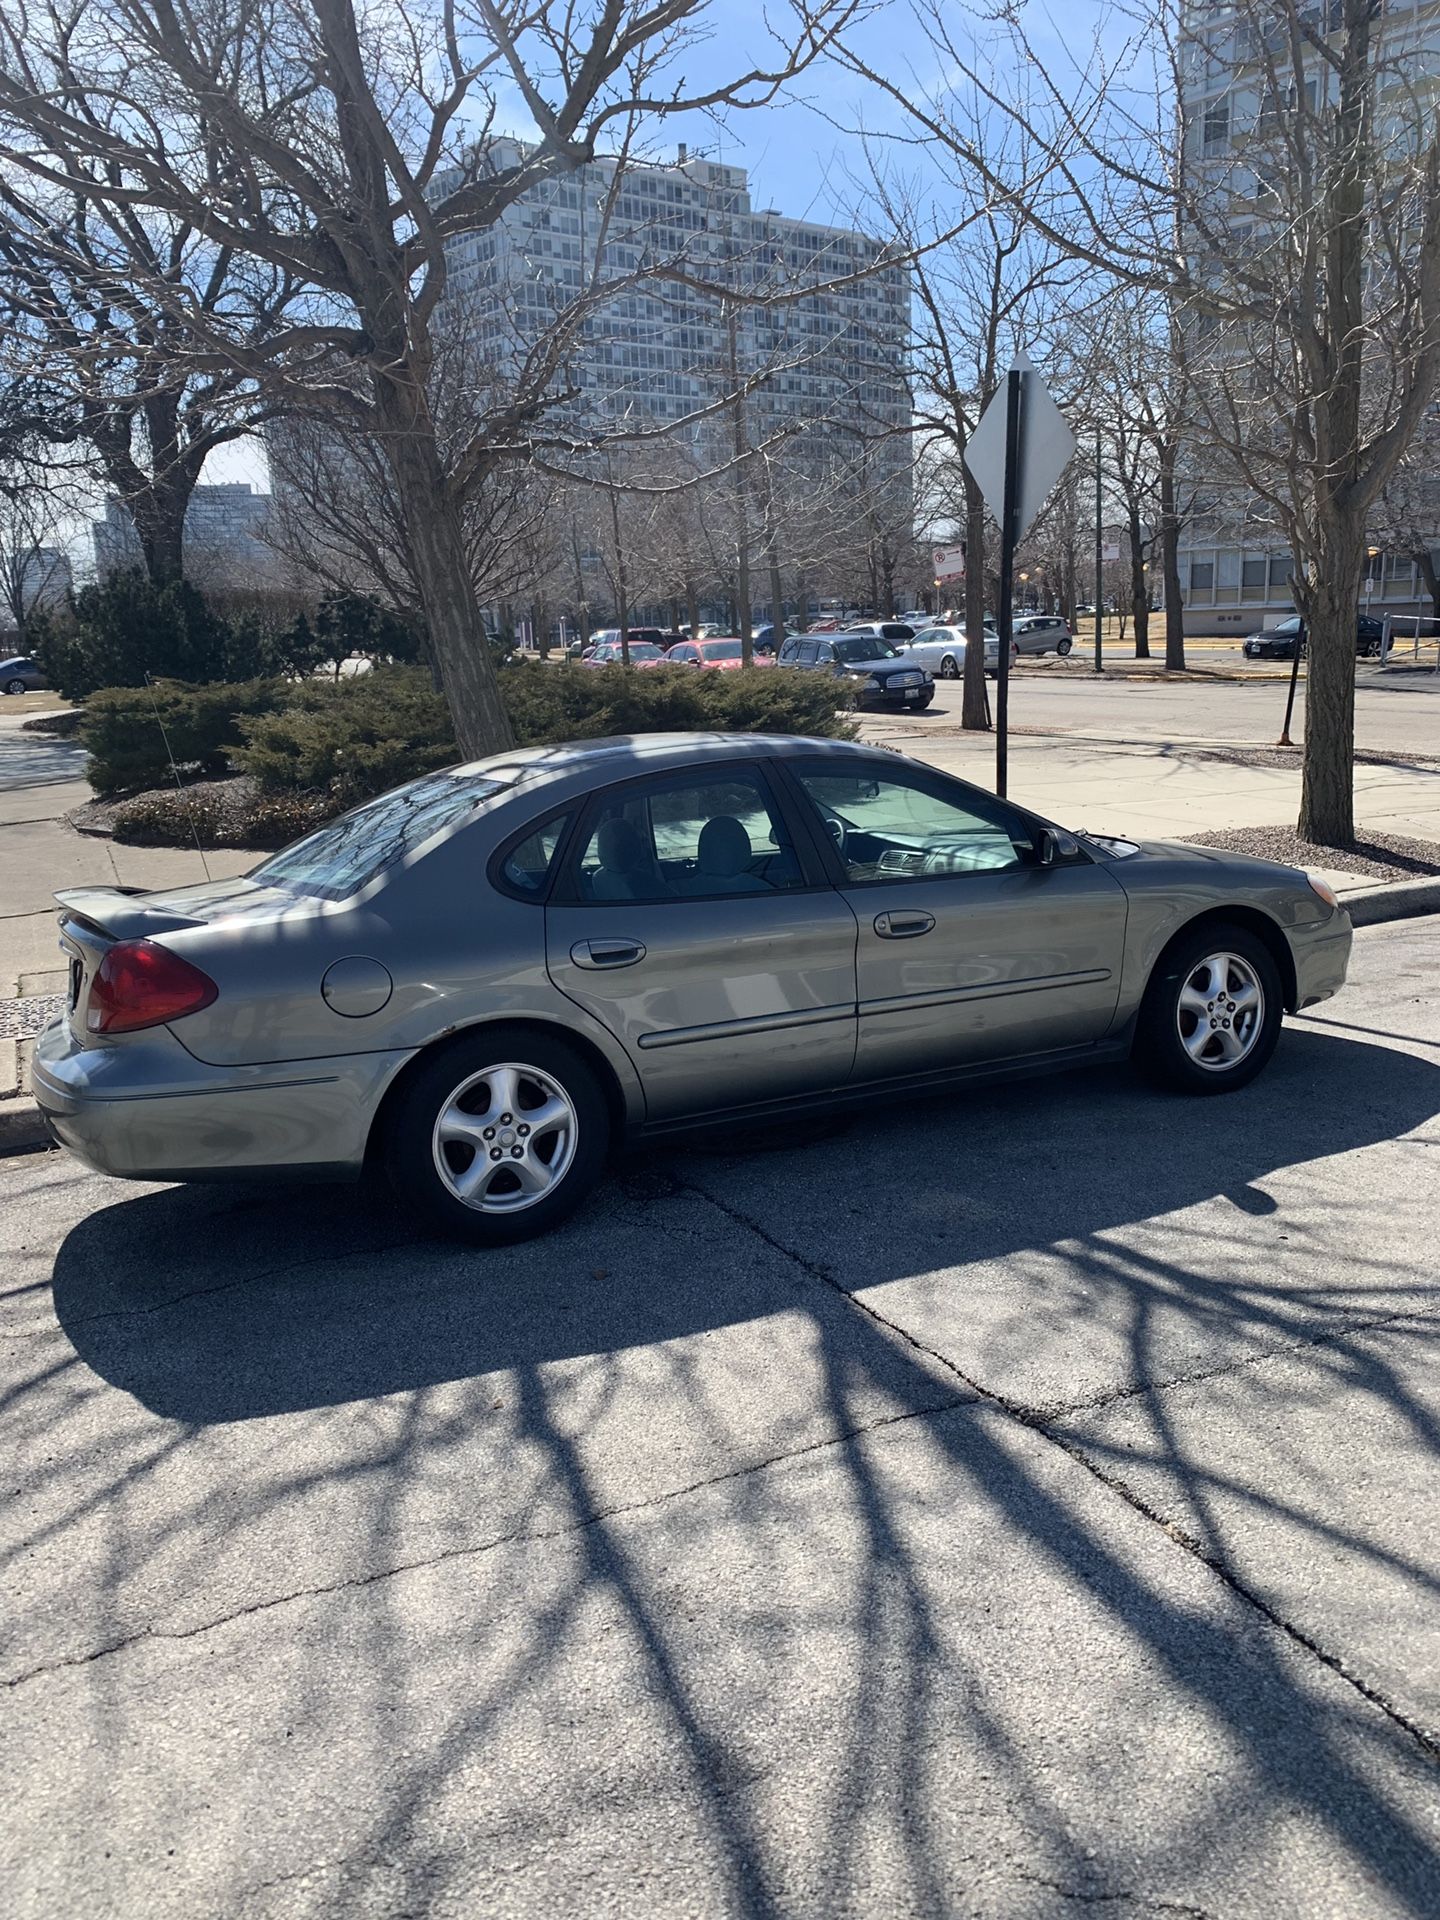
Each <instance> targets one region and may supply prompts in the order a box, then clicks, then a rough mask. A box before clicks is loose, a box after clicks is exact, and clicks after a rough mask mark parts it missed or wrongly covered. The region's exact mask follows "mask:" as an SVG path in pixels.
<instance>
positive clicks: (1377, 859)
mask: <svg viewBox="0 0 1440 1920" xmlns="http://www.w3.org/2000/svg"><path fill="white" fill-rule="evenodd" d="M1185 838H1186V839H1187V840H1188V841H1189V842H1190V843H1191V844H1192V845H1193V846H1197V847H1223V848H1225V849H1226V851H1227V852H1229V853H1253V854H1255V855H1256V856H1257V857H1258V858H1260V859H1261V860H1278V861H1279V862H1280V863H1281V864H1282V866H1287V867H1328V868H1329V869H1330V871H1331V872H1332V873H1354V874H1359V875H1361V876H1362V877H1364V878H1365V879H1368V880H1419V879H1422V878H1424V877H1426V876H1429V875H1432V874H1437V873H1440V842H1437V841H1434V840H1407V839H1405V838H1404V837H1403V836H1402V835H1400V834H1394V833H1366V835H1365V836H1364V838H1363V839H1359V840H1357V841H1356V842H1355V844H1354V846H1353V847H1317V846H1315V845H1313V844H1312V843H1311V842H1310V841H1309V840H1302V839H1301V838H1300V836H1299V834H1298V833H1296V831H1295V829H1294V828H1293V827H1227V828H1225V829H1224V830H1223V831H1221V832H1218V833H1188V834H1186V835H1185Z"/></svg>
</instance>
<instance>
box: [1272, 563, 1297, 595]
mask: <svg viewBox="0 0 1440 1920" xmlns="http://www.w3.org/2000/svg"><path fill="white" fill-rule="evenodd" d="M1294 572H1295V562H1294V561H1293V560H1292V559H1291V558H1290V555H1289V554H1288V553H1272V554H1271V556H1270V592H1271V594H1272V595H1274V594H1277V593H1283V594H1284V595H1285V597H1286V598H1287V599H1288V598H1289V597H1290V580H1291V576H1292V575H1293V574H1294Z"/></svg>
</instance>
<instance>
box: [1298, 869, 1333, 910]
mask: <svg viewBox="0 0 1440 1920" xmlns="http://www.w3.org/2000/svg"><path fill="white" fill-rule="evenodd" d="M1305 879H1306V881H1307V883H1308V884H1309V888H1310V891H1311V892H1312V893H1313V894H1317V895H1318V896H1319V897H1320V899H1322V900H1323V901H1324V902H1325V904H1326V906H1327V907H1329V908H1330V910H1331V911H1332V912H1334V911H1335V909H1336V908H1338V907H1339V905H1340V902H1339V901H1338V900H1337V899H1336V897H1335V889H1334V888H1333V887H1332V886H1331V885H1330V884H1329V882H1328V881H1325V880H1321V879H1320V878H1319V877H1318V875H1316V874H1313V873H1307V874H1306V876H1305Z"/></svg>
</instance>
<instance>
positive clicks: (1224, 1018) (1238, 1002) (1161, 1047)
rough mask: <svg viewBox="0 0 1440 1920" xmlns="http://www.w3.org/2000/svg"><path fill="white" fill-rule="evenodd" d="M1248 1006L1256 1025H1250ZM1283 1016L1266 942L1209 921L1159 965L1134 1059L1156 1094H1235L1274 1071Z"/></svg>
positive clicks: (1181, 939)
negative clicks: (1269, 1066) (1162, 1089)
mask: <svg viewBox="0 0 1440 1920" xmlns="http://www.w3.org/2000/svg"><path fill="white" fill-rule="evenodd" d="M1222 975H1223V978H1222ZM1255 996H1258V1001H1257V999H1256V997H1255ZM1247 1003H1249V1004H1250V1005H1251V1006H1252V1007H1253V1008H1254V1017H1253V1019H1252V1020H1245V1019H1244V1011H1243V1010H1244V1008H1245V1007H1246V1005H1247ZM1284 1012H1285V1004H1284V991H1283V989H1282V987H1281V983H1280V970H1279V968H1278V967H1277V966H1276V964H1275V961H1274V958H1273V956H1272V954H1271V952H1270V949H1269V948H1268V947H1267V946H1266V944H1265V942H1264V941H1263V940H1262V939H1261V938H1260V937H1259V935H1258V934H1254V933H1251V932H1250V931H1249V929H1248V928H1246V927H1242V926H1237V925H1235V924H1234V923H1232V922H1228V921H1207V922H1206V924H1205V925H1204V926H1201V927H1196V928H1194V929H1193V930H1192V931H1189V932H1185V933H1181V934H1179V935H1178V936H1177V937H1176V938H1175V939H1174V940H1172V941H1171V943H1170V945H1169V946H1168V947H1167V948H1166V949H1165V951H1164V953H1163V954H1161V956H1160V959H1159V960H1158V962H1157V963H1156V966H1155V971H1154V972H1153V973H1152V974H1151V976H1150V983H1149V985H1148V986H1147V987H1146V989H1145V998H1144V1001H1143V1002H1142V1004H1141V1008H1140V1016H1139V1019H1138V1020H1137V1022H1136V1026H1135V1041H1134V1047H1133V1050H1132V1053H1133V1058H1134V1060H1135V1063H1136V1065H1137V1066H1138V1067H1139V1068H1140V1071H1141V1072H1142V1073H1143V1074H1144V1075H1145V1076H1146V1078H1147V1079H1149V1080H1151V1081H1152V1082H1154V1083H1155V1084H1156V1085H1158V1086H1162V1087H1169V1088H1171V1089H1173V1090H1175V1091H1177V1092H1181V1093H1200V1094H1211V1093H1234V1092H1237V1091H1238V1090H1239V1089H1240V1088H1241V1087H1244V1086H1248V1085H1249V1084H1250V1082H1251V1081H1252V1080H1253V1079H1254V1078H1255V1076H1256V1075H1257V1074H1258V1073H1260V1072H1262V1071H1263V1069H1264V1068H1265V1066H1266V1065H1267V1064H1268V1062H1269V1059H1270V1056H1271V1054H1273V1053H1274V1051H1275V1048H1276V1045H1277V1044H1278V1042H1279V1039H1280V1023H1281V1020H1282V1019H1283V1017H1284ZM1242 1021H1244V1024H1243V1025H1242ZM1207 1022H1208V1024H1206V1023H1207ZM1232 1022H1233V1025H1232V1024H1230V1023H1232Z"/></svg>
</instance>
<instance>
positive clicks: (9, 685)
mask: <svg viewBox="0 0 1440 1920" xmlns="http://www.w3.org/2000/svg"><path fill="white" fill-rule="evenodd" d="M5 691H6V693H25V692H26V691H27V688H26V685H25V682H24V681H23V680H7V681H6V682H5Z"/></svg>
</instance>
